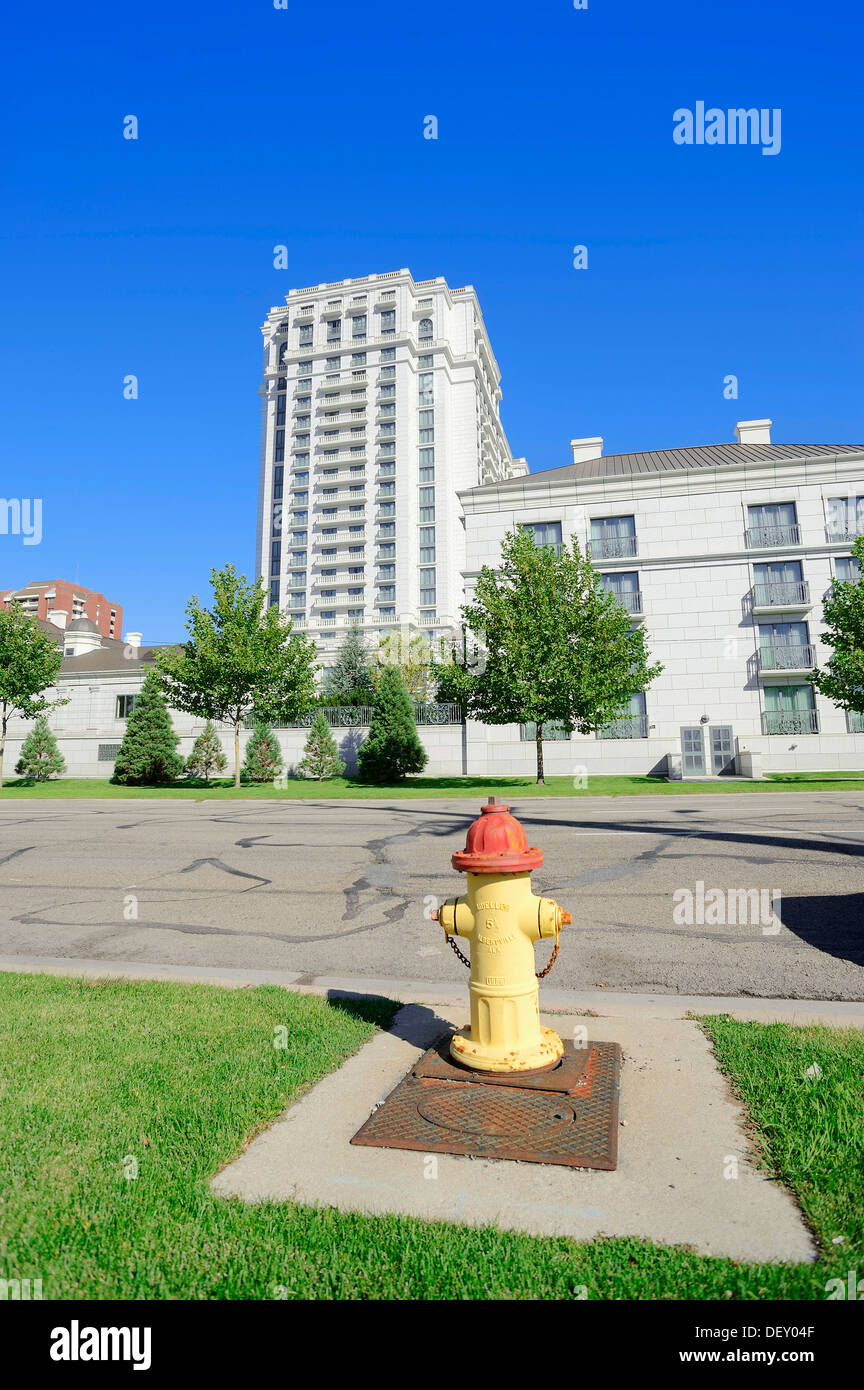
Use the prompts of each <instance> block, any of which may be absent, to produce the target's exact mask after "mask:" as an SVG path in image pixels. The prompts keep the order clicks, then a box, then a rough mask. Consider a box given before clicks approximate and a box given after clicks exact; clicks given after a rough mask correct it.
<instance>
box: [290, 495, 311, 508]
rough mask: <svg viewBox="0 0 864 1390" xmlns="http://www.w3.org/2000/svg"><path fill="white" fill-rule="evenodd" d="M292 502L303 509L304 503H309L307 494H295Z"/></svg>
mask: <svg viewBox="0 0 864 1390" xmlns="http://www.w3.org/2000/svg"><path fill="white" fill-rule="evenodd" d="M292 501H293V502H294V504H295V506H297V505H300V506H304V507H305V505H306V503H307V502H308V501H309V493H308V492H295V493H294V495H293V498H292Z"/></svg>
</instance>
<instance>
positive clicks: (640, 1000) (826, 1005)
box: [0, 956, 864, 1028]
mask: <svg viewBox="0 0 864 1390" xmlns="http://www.w3.org/2000/svg"><path fill="white" fill-rule="evenodd" d="M0 971H4V972H7V973H9V972H15V971H18V972H20V973H21V974H32V975H35V974H38V975H71V976H84V977H85V978H88V979H118V980H172V981H175V982H176V983H179V984H207V985H221V986H223V987H224V988H227V989H248V988H250V987H252V986H255V985H279V986H281V987H282V988H283V989H289V990H293V991H295V992H297V993H300V994H326V995H332V996H334V997H340V996H341V997H345V996H350V995H357V996H362V997H370V996H373V997H374V996H378V997H381V996H383V997H384V998H386V999H396V1000H399V1001H400V1002H401V1003H403V1004H447V1005H457V1006H458V1005H463V1006H466V1007H467V998H468V997H467V992H466V989H465V987H464V986H461V985H454V984H447V983H446V982H442V983H440V984H437V983H436V982H435V981H430V980H400V979H390V978H374V977H369V976H365V975H311V974H302V973H301V972H299V971H296V970H242V969H237V968H223V967H221V966H216V965H212V966H211V965H158V964H147V963H143V962H139V961H117V960H95V959H79V958H76V957H73V956H69V957H66V956H0ZM541 1007H542V1009H543V1012H544V1013H550V1012H552V1013H567V1014H588V1015H591V1014H593V1015H595V1016H596V1017H598V1018H656V1019H673V1018H685V1017H686V1016H687V1015H688V1014H730V1015H731V1016H732V1017H733V1018H737V1019H742V1020H751V1021H754V1022H758V1023H775V1022H777V1023H797V1024H812V1023H825V1024H831V1025H832V1026H834V1027H844V1028H864V1002H861V1001H857V1000H835V999H761V998H749V997H746V996H745V997H737V998H736V997H733V996H724V995H703V994H627V993H613V992H612V991H611V990H599V989H592V990H568V989H544V990H543V991H542V994H541Z"/></svg>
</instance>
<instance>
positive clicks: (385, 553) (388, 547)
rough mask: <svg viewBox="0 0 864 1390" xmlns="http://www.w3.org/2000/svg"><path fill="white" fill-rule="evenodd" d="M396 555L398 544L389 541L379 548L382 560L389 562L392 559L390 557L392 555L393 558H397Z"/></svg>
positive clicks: (379, 555) (379, 556)
mask: <svg viewBox="0 0 864 1390" xmlns="http://www.w3.org/2000/svg"><path fill="white" fill-rule="evenodd" d="M395 554H396V543H395V541H388V542H387V543H386V544H384V545H379V547H378V558H379V559H380V560H389V559H390V556H391V555H392V556H395Z"/></svg>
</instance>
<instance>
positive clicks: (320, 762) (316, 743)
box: [297, 714, 345, 782]
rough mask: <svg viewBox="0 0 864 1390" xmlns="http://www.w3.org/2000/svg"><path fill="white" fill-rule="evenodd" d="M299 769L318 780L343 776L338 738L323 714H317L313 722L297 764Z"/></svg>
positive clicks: (305, 775) (306, 775)
mask: <svg viewBox="0 0 864 1390" xmlns="http://www.w3.org/2000/svg"><path fill="white" fill-rule="evenodd" d="M297 771H298V772H300V773H302V775H303V776H304V777H313V778H315V780H316V781H318V782H323V781H324V780H325V778H328V777H341V776H342V773H343V772H344V771H345V764H344V763H343V762H342V760H341V758H340V757H339V750H338V748H337V747H336V740H335V738H334V737H333V735H332V733H331V732H330V725H329V724H328V723H327V719H326V717H325V716H324V715H323V714H316V716H315V719H314V720H313V722H312V727H311V729H310V730H309V737H308V738H307V740H306V747H305V748H304V749H303V757H302V758H301V759H300V762H299V763H298V764H297Z"/></svg>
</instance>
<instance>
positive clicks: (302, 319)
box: [294, 304, 315, 323]
mask: <svg viewBox="0 0 864 1390" xmlns="http://www.w3.org/2000/svg"><path fill="white" fill-rule="evenodd" d="M314 318H315V305H314V304H304V305H303V307H302V309H298V310H297V313H296V314H295V315H294V322H295V323H311V322H312V321H313V319H314Z"/></svg>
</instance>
